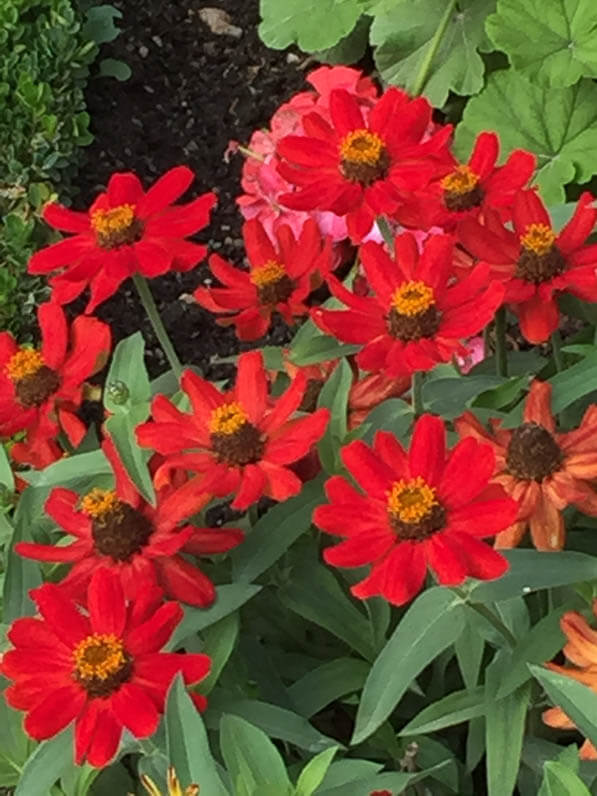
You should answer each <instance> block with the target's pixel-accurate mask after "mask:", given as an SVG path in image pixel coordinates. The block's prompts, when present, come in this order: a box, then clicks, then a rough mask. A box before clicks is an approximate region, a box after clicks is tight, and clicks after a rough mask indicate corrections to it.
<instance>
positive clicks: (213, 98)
mask: <svg viewBox="0 0 597 796" xmlns="http://www.w3.org/2000/svg"><path fill="white" fill-rule="evenodd" d="M114 5H115V6H117V7H119V8H120V10H121V11H122V13H123V19H122V21H121V23H120V24H121V27H122V30H123V32H122V34H121V35H120V36H119V37H118V38H117V39H116V40H115V41H114V42H113V43H111V44H110V45H106V46H105V47H104V49H103V51H102V56H103V57H110V58H117V59H120V60H122V61H125V62H126V63H128V64H129V66H130V67H131V69H132V72H133V74H132V77H131V78H130V79H129V80H128V81H125V82H122V83H118V82H117V81H116V80H113V79H105V78H97V79H94V80H92V81H91V82H90V84H89V88H88V92H87V103H88V110H89V113H90V115H91V119H92V131H93V133H94V135H95V141H94V143H93V144H92V145H91V146H90V147H89V149H88V150H87V164H86V166H85V167H84V168H83V169H82V170H81V174H80V181H79V182H80V189H81V194H80V196H79V197H78V199H77V201H76V202H75V205H76V206H81V207H86V206H88V204H89V203H90V202H91V201H92V200H93V198H94V197H95V195H96V194H97V192H98V191H101V190H103V188H104V187H105V184H106V182H107V180H108V178H109V176H110V174H112V172H114V171H134V172H136V173H137V174H138V175H139V177H140V178H141V179H142V181H143V182H144V184H145V185H146V186H147V185H149V184H150V183H151V182H153V181H154V180H155V179H156V178H157V177H158V176H160V175H161V174H163V173H164V172H165V171H167V170H168V169H169V168H171V167H172V166H175V165H178V164H182V163H185V164H188V165H189V166H190V167H191V168H192V169H193V170H194V171H195V173H196V175H197V180H196V182H195V184H194V186H193V189H192V190H191V191H190V192H189V194H188V195H187V196H186V197H185V199H190V198H192V197H193V196H195V195H197V194H199V193H203V192H205V191H207V190H215V191H216V192H217V193H218V206H217V208H216V210H215V212H214V213H213V216H212V224H211V226H210V227H209V228H208V229H206V230H205V231H204V233H202V234H201V235H200V236H199V237H198V240H202V241H204V242H205V241H207V242H208V243H209V246H210V249H211V250H212V251H218V252H219V253H220V254H222V255H223V256H224V257H227V258H228V259H230V260H232V261H235V262H237V263H240V262H242V259H243V256H244V252H243V246H242V238H241V231H240V230H241V225H242V218H241V216H240V214H239V212H238V211H237V208H236V204H235V201H234V200H235V197H236V196H238V194H239V193H240V172H241V168H242V159H241V156H232V158H231V159H230V162H228V163H227V162H226V161H225V159H224V153H225V150H226V148H227V146H228V142H229V141H230V139H235V140H237V141H240V142H246V141H248V139H249V138H250V135H251V133H252V131H253V130H255V129H257V128H259V127H263V126H266V125H267V123H268V121H269V119H270V117H271V115H272V113H273V112H274V111H275V109H276V108H277V107H278V106H279V105H280V104H281V103H282V102H283V101H285V100H286V99H288V98H289V97H290V96H291V95H292V94H293V93H294V92H296V91H297V90H299V89H301V88H302V87H303V84H304V71H303V68H304V66H305V64H304V57H303V56H301V57H300V58H299V56H297V55H296V54H294V53H289V52H288V51H284V52H277V51H272V50H268V49H267V48H266V47H265V46H264V45H263V44H262V43H261V41H260V40H259V37H258V35H257V25H258V23H259V14H258V0H116V1H115V2H114ZM205 6H209V7H217V8H221V9H224V10H225V11H227V12H228V14H229V15H230V17H231V21H232V24H233V25H235V26H237V27H239V28H241V29H242V35H241V36H240V38H233V37H231V36H227V35H216V34H214V33H212V31H211V30H210V29H209V27H208V26H207V25H206V24H205V23H204V22H202V21H201V20H200V18H199V16H198V12H199V9H200V8H202V7H205ZM209 275H210V272H209V269H208V267H207V265H206V264H202V265H200V266H199V267H198V268H195V269H194V270H193V271H191V272H189V273H187V274H172V275H168V276H165V277H162V278H159V279H155V280H153V281H152V282H151V287H152V290H153V293H154V296H155V298H156V301H157V303H158V306H159V309H160V311H161V314H162V318H163V320H164V323H165V325H166V327H167V329H168V331H169V332H170V334H171V336H172V339H173V341H174V344H175V347H176V349H177V352H178V354H179V356H180V358H181V360H182V361H183V362H184V363H186V364H193V365H197V366H199V367H200V368H201V370H202V372H203V373H204V375H206V376H207V377H209V378H212V379H220V378H225V377H227V376H228V375H229V374H230V367H229V366H226V365H222V364H218V362H217V360H218V359H219V358H221V357H227V356H230V355H232V354H235V353H237V352H238V351H239V344H238V341H237V339H236V337H235V335H234V331H233V330H232V329H230V328H227V329H222V328H221V327H218V326H216V324H215V323H214V321H213V317H212V316H211V315H210V314H209V313H208V312H206V311H205V310H203V309H201V308H200V307H198V306H197V305H195V304H192V303H188V302H186V301H185V300H184V298H183V299H181V298H180V297H181V296H184V294H187V295H188V294H190V293H192V291H193V290H194V289H195V288H196V287H197V286H198V285H199V284H200V283H201V282H203V280H204V279H205V278H207V277H209ZM83 306H84V302H83V301H81V302H78V303H77V304H76V306H75V309H76V310H77V311H81V310H82V308H83ZM97 315H98V316H99V317H101V318H102V319H104V320H106V321H108V322H109V323H110V324H111V326H112V330H113V333H114V337H115V340H119V339H121V338H123V337H126V336H127V335H129V334H132V333H133V332H134V331H136V330H137V329H138V328H139V326H140V325H141V323H142V318H143V313H142V310H141V308H140V305H139V303H138V299H137V296H136V294H135V292H134V288H133V286H132V284H131V283H130V282H127V283H125V285H124V286H123V287H122V288H121V290H120V291H119V293H118V294H117V295H116V296H114V297H113V298H112V299H110V300H108V301H107V302H105V303H104V304H103V305H101V306H100V307H99V309H98V311H97ZM142 328H143V332H144V333H145V336H146V339H147V341H148V356H147V364H148V367H149V369H150V372H151V373H152V375H156V374H157V373H159V372H160V371H163V370H164V369H166V367H167V366H166V363H165V361H164V358H163V355H162V353H161V351H160V350H159V348H158V347H157V343H156V342H155V340H154V338H153V335H152V334H151V331H150V330H149V329H148V327H147V324H144V325H143V326H142ZM288 338H289V335H288V329H287V328H286V327H285V325H284V324H283V323H280V324H278V325H276V326H275V327H274V328H273V329H272V331H271V332H270V335H269V337H268V341H267V342H270V343H273V344H278V345H279V344H281V343H284V342H285V341H286V340H287V339H288ZM257 344H260V341H257ZM254 345H255V344H254ZM244 347H247V346H244ZM250 347H253V346H250Z"/></svg>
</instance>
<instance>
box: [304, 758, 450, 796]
mask: <svg viewBox="0 0 597 796" xmlns="http://www.w3.org/2000/svg"><path fill="white" fill-rule="evenodd" d="M445 765H446V764H445V763H442V764H441V765H440V766H434V768H433V769H427V770H425V771H418V772H417V773H416V774H402V773H400V774H398V773H391V772H389V771H388V772H385V773H383V774H378V775H377V776H374V777H368V778H366V779H359V780H356V781H350V782H347V783H346V784H344V785H341V786H340V787H334V788H327V787H326V788H325V789H320V790H318V791H317V796H365V794H367V793H371V792H372V791H373V790H389V791H390V792H391V793H403V792H404V789H405V788H407V787H408V786H409V785H415V784H416V783H417V782H421V781H422V780H424V779H426V778H427V777H428V776H429V775H430V774H431V772H432V771H433V772H434V773H436V772H437V771H438V770H439V769H440V767H442V768H443V767H444V766H445Z"/></svg>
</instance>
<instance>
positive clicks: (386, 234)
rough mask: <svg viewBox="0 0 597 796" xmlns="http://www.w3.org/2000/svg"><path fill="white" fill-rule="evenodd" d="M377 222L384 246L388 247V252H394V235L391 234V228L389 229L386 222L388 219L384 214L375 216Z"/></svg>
mask: <svg viewBox="0 0 597 796" xmlns="http://www.w3.org/2000/svg"><path fill="white" fill-rule="evenodd" d="M375 221H376V223H377V227H378V229H379V231H380V232H381V236H382V238H383V239H384V242H385V244H386V246H387V247H388V251H389V252H390V254H392V255H393V254H394V236H393V235H392V230H391V229H390V225H389V224H388V220H387V218H386V217H385V216H377V218H376V219H375Z"/></svg>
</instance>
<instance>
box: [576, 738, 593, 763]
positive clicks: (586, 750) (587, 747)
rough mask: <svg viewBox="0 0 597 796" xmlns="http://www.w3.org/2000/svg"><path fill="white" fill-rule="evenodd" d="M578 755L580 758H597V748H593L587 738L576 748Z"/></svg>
mask: <svg viewBox="0 0 597 796" xmlns="http://www.w3.org/2000/svg"><path fill="white" fill-rule="evenodd" d="M578 756H579V757H580V759H581V760H597V749H595V747H594V746H593V744H592V743H591V742H590V741H589V739H588V738H587V739H586V740H585V742H584V744H583V745H582V746H581V747H580V749H579V750H578Z"/></svg>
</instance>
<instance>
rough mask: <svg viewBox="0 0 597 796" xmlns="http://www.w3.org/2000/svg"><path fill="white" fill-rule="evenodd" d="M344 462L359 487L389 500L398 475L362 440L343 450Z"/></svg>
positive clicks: (381, 498) (377, 496)
mask: <svg viewBox="0 0 597 796" xmlns="http://www.w3.org/2000/svg"><path fill="white" fill-rule="evenodd" d="M340 455H341V457H342V461H343V462H344V466H345V467H346V468H347V469H348V471H349V472H350V474H351V475H352V476H353V477H354V479H355V480H356V482H357V483H358V485H359V486H360V487H361V488H362V489H364V490H365V491H366V492H367V493H368V494H369V495H371V496H373V497H375V498H377V499H379V500H383V501H384V502H385V500H386V499H387V493H388V491H389V490H390V489H391V488H392V483H393V482H394V481H396V480H397V479H396V474H395V473H394V471H393V470H392V469H391V468H390V467H388V465H387V464H385V463H384V462H383V461H382V460H381V459H380V458H379V457H378V456H376V455H375V454H374V453H373V451H372V450H371V449H370V448H369V447H367V445H365V443H364V442H361V440H355V441H354V442H351V443H350V444H349V445H347V446H346V447H344V448H342V450H341V454H340Z"/></svg>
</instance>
